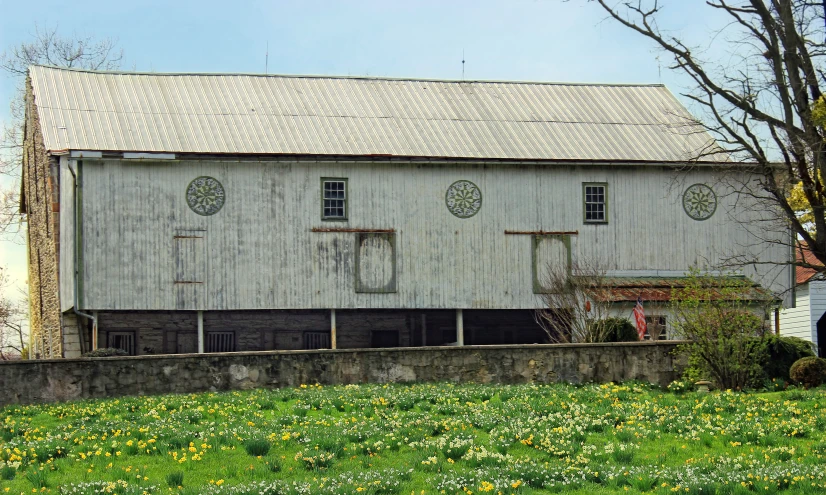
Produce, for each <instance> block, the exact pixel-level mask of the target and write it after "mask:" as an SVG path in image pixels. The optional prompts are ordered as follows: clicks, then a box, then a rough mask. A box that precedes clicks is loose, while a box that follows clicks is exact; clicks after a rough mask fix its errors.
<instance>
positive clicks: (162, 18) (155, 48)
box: [0, 0, 730, 285]
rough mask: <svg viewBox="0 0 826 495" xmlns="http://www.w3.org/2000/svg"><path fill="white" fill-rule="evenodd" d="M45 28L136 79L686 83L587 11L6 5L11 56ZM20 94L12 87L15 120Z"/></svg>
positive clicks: (694, 21) (691, 28)
mask: <svg viewBox="0 0 826 495" xmlns="http://www.w3.org/2000/svg"><path fill="white" fill-rule="evenodd" d="M616 1H617V3H619V0H616ZM662 3H663V4H664V6H665V8H664V10H663V12H662V14H663V15H662V17H661V19H660V20H661V24H660V25H661V27H662V28H664V29H667V30H668V32H669V33H670V34H673V35H675V36H678V37H681V38H683V39H687V40H689V42H690V43H691V44H693V45H696V46H697V47H698V49H701V50H707V57H708V58H709V59H712V60H722V59H725V58H726V57H729V56H730V54H729V53H727V52H725V51H723V50H721V49H719V48H718V46H719V45H720V44H719V43H714V40H717V38H716V37H715V36H716V33H717V32H718V30H719V29H720V28H721V27H722V26H723V24H722V22H723V19H722V18H721V16H720V14H719V13H716V12H715V11H714V10H713V9H709V8H707V7H705V5H704V4H705V2H704V1H702V0H670V1H669V0H663V2H662ZM38 27H39V28H41V29H44V28H55V27H56V28H57V29H58V31H59V33H60V35H62V36H64V37H71V36H79V37H86V36H93V37H96V38H112V39H115V40H117V42H118V47H120V48H122V49H123V60H122V63H121V68H122V69H123V70H137V71H155V72H230V73H237V72H242V73H264V72H265V71H266V72H268V73H275V74H315V75H354V76H361V75H369V76H388V77H412V78H423V79H457V80H458V79H463V78H464V79H466V80H520V81H557V82H591V83H663V84H665V85H666V86H667V87H669V89H671V91H672V92H674V93H675V94H677V95H679V93H680V92H681V91H682V90H684V89H685V88H686V84H687V81H686V80H685V79H684V78H682V77H680V76H679V75H678V74H675V73H673V72H671V71H669V70H668V68H667V66H668V62H669V60H668V58H667V56H665V55H664V54H663V53H661V52H659V51H657V50H656V49H655V48H654V46H653V44H652V43H651V42H650V41H648V40H646V39H644V38H643V37H642V36H640V35H638V34H636V33H634V32H632V31H630V30H628V29H627V28H624V27H622V26H620V25H619V24H617V23H616V22H615V21H613V20H610V19H607V16H606V14H605V12H604V11H602V10H601V9H600V7H599V6H598V5H597V4H595V3H593V2H589V1H587V0H570V1H563V0H497V1H495V0H472V1H471V0H441V1H437V0H427V1H425V0H422V1H417V0H348V1H333V0H329V1H320V0H291V1H288V0H283V1H282V0H270V1H248V0H235V1H227V0H219V1H216V0H199V1H174V0H165V1H142V0H128V1H112V0H105V1H91V0H90V1H85V0H72V1H66V0H61V1H52V0H38V1H37V2H36V3H35V4H34V5H33V4H32V3H31V2H20V1H19V0H0V51H3V50H5V49H8V48H9V47H13V46H16V45H19V44H20V43H23V42H27V41H30V40H32V36H33V34H34V32H35V30H36V29H37V28H38ZM463 58H464V60H465V63H464V66H463V64H462V60H463ZM463 67H464V69H463ZM463 70H464V73H463ZM18 84H19V80H17V79H14V78H11V77H7V76H5V75H2V74H0V102H2V106H0V119H3V120H4V121H8V118H9V116H8V110H7V109H8V105H7V104H6V102H8V101H10V99H11V98H12V97H13V96H14V94H15V93H14V88H15V87H16V86H17V85H18ZM684 103H685V102H684ZM3 266H4V267H6V268H8V270H9V272H10V275H11V277H12V278H13V279H14V280H15V281H16V283H17V285H22V284H23V283H25V278H26V250H25V246H23V245H22V244H20V243H17V244H15V243H9V242H0V267H3Z"/></svg>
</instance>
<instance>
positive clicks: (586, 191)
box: [582, 183, 608, 223]
mask: <svg viewBox="0 0 826 495" xmlns="http://www.w3.org/2000/svg"><path fill="white" fill-rule="evenodd" d="M582 195H583V199H584V204H585V223H608V184H604V183H596V184H595V183H585V184H582Z"/></svg>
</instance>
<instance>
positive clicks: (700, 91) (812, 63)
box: [589, 0, 826, 270]
mask: <svg viewBox="0 0 826 495" xmlns="http://www.w3.org/2000/svg"><path fill="white" fill-rule="evenodd" d="M589 1H594V2H596V3H598V4H599V5H600V6H601V7H602V8H603V9H604V10H605V12H607V13H608V15H609V16H610V17H611V18H613V19H614V20H615V21H617V22H619V23H620V24H622V25H623V26H626V27H627V28H629V29H631V30H633V31H636V32H637V33H639V34H641V35H642V36H645V37H646V38H648V39H650V40H651V41H652V42H653V43H654V44H655V45H656V46H658V47H659V48H660V49H662V50H664V51H665V52H666V54H668V55H670V56H671V58H672V61H673V63H672V65H671V66H670V68H671V69H673V70H675V71H680V72H682V73H683V74H685V75H687V76H688V78H689V80H690V81H691V87H692V89H691V90H689V91H688V92H686V93H684V96H685V97H686V98H688V99H689V100H691V101H692V102H694V103H695V104H696V105H697V106H698V107H699V108H701V109H702V110H703V111H704V112H703V113H704V115H703V118H702V119H700V121H698V124H699V125H701V126H702V127H703V128H705V130H707V131H708V132H710V133H711V134H712V136H713V137H714V138H715V139H716V140H717V141H718V142H719V143H720V145H721V146H722V147H723V148H725V152H726V153H727V155H728V156H729V157H730V158H731V160H733V161H735V162H740V163H741V164H743V165H744V166H745V167H747V168H750V170H751V171H752V172H754V173H755V175H756V176H757V177H758V178H759V179H758V180H757V181H756V187H754V188H750V187H742V188H741V189H740V190H738V193H741V194H746V195H748V196H750V197H753V198H755V199H758V200H759V201H764V202H765V203H764V204H765V205H766V206H767V207H768V209H767V210H766V211H765V212H763V213H764V214H763V216H762V217H761V218H760V220H764V221H770V220H776V221H777V222H775V225H778V226H779V227H778V228H780V229H788V228H789V227H791V229H792V230H793V232H794V233H795V234H796V236H797V237H799V238H800V239H802V240H803V241H804V242H805V243H806V244H808V246H809V248H810V249H811V251H812V253H813V254H814V255H815V257H816V258H817V259H818V260H819V261H820V263H821V264H820V265H818V266H811V268H815V269H817V270H824V267H823V265H824V264H826V217H824V213H826V189H824V183H823V180H822V177H826V174H824V173H823V168H824V166H826V143H824V138H826V128H824V126H826V100H824V98H823V95H822V93H821V90H820V85H821V84H823V83H824V77H826V70H824V68H825V67H824V56H826V42H825V41H824V40H826V15H825V14H824V10H826V2H822V1H807V0H740V1H737V2H732V1H731V0H708V1H706V2H705V7H704V8H708V9H715V10H716V11H719V12H722V13H723V14H725V15H726V16H727V17H728V20H729V22H728V23H727V24H726V27H724V28H723V29H722V32H720V33H718V35H717V36H715V37H714V40H715V41H713V43H716V44H720V43H726V44H728V46H727V48H729V49H730V51H731V52H733V56H732V57H731V58H726V60H724V61H721V60H720V59H719V58H718V59H714V60H706V59H704V54H703V53H704V52H703V50H702V49H701V48H699V47H696V46H689V45H688V44H687V43H686V42H685V41H684V40H681V39H679V38H677V37H675V36H673V35H671V34H669V31H667V29H666V27H664V26H661V24H660V20H661V15H660V14H661V13H662V10H663V4H662V2H661V1H660V0H628V1H612V0H589ZM707 151H708V150H698V152H697V158H699V157H700V156H702V154H703V153H705V152H707ZM739 170H743V168H742V167H740V168H739ZM798 184H799V185H800V186H799V187H800V189H802V193H803V196H805V200H806V202H807V203H808V205H809V206H810V208H811V216H809V217H807V218H806V219H801V216H802V215H801V213H800V209H799V207H798V208H797V211H796V208H795V206H796V205H795V204H794V201H792V202H790V192H791V188H792V187H793V186H795V185H798ZM798 202H799V201H798ZM771 212H776V213H775V214H774V218H770V217H771V216H772V215H771ZM807 227H809V228H808V229H807ZM762 228H763V227H760V228H756V229H754V232H755V234H757V235H758V236H759V235H760V233H761V231H760V229H762ZM766 238H768V237H766ZM771 239H772V242H778V241H777V239H778V237H777V236H774V237H771ZM786 239H788V236H786ZM782 242H789V241H782ZM806 266H810V265H806Z"/></svg>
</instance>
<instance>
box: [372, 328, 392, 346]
mask: <svg viewBox="0 0 826 495" xmlns="http://www.w3.org/2000/svg"><path fill="white" fill-rule="evenodd" d="M370 347H374V348H379V347H399V332H398V330H373V331H372V332H370Z"/></svg>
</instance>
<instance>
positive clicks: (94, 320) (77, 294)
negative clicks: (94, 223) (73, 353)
mask: <svg viewBox="0 0 826 495" xmlns="http://www.w3.org/2000/svg"><path fill="white" fill-rule="evenodd" d="M82 164H83V162H78V165H82ZM68 166H69V172H71V173H72V184H73V187H74V192H73V194H74V201H75V204H74V208H73V210H74V211H73V215H72V223H73V227H72V228H73V230H74V233H75V239H74V241H75V242H74V244H73V247H72V248H73V252H74V277H73V279H74V287H75V290H74V304H73V305H72V310H73V311H74V313H75V314H76V315H78V316H82V317H84V318H86V319H87V320H92V350H93V351H94V350H96V349H97V333H98V320H97V318H95V317H94V316H93V315H91V314H89V313H84V312H82V311H80V310H79V309H78V304H79V303H78V300H79V298H80V291H79V290H78V275H79V273H80V269H79V268H78V250H79V245H80V237H79V236H78V227H77V217H78V196H77V189H78V180H77V174H75V171H74V170H73V169H72V161H71V160H69V165H68ZM78 170H79V169H78ZM77 333H78V337H79V339H80V349H81V353H82V352H83V349H84V347H85V346H84V343H85V341H86V339H84V336H83V332H81V330H80V325H78V326H77Z"/></svg>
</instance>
